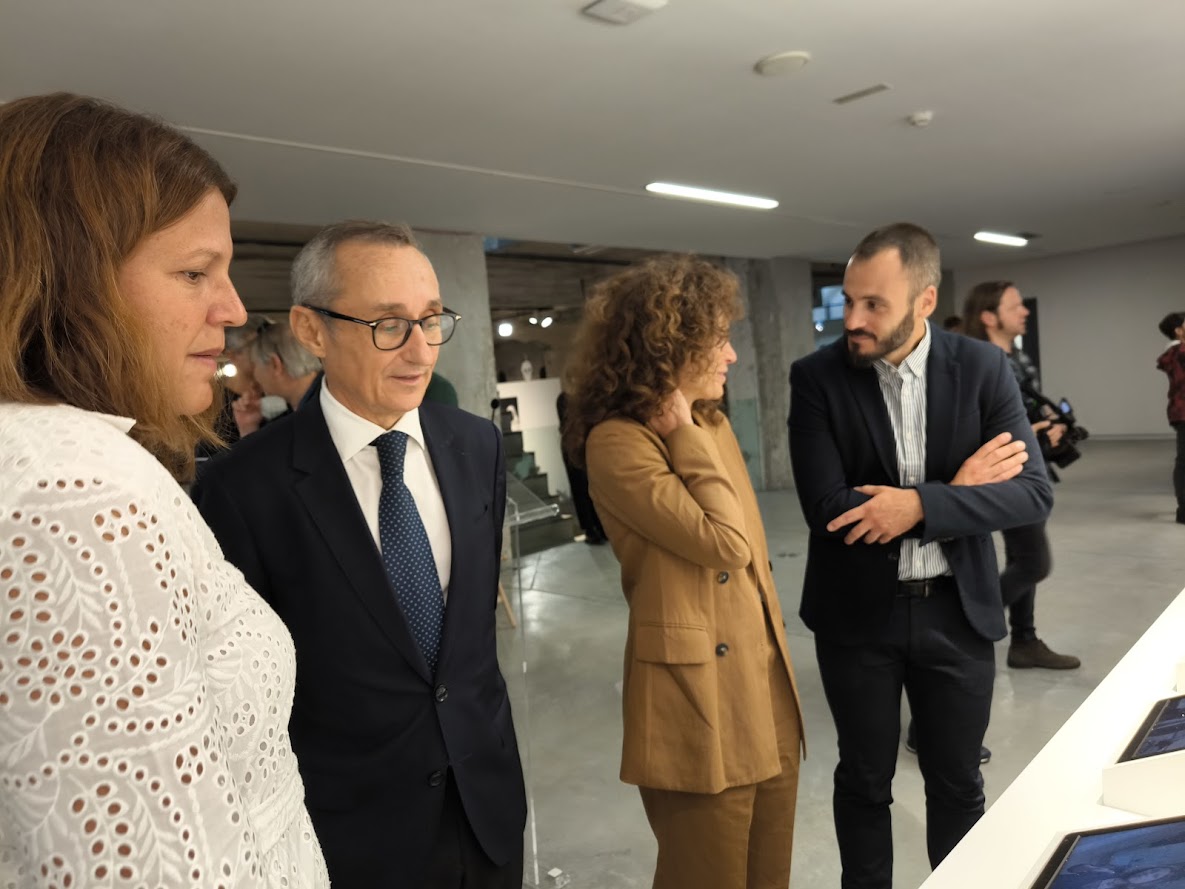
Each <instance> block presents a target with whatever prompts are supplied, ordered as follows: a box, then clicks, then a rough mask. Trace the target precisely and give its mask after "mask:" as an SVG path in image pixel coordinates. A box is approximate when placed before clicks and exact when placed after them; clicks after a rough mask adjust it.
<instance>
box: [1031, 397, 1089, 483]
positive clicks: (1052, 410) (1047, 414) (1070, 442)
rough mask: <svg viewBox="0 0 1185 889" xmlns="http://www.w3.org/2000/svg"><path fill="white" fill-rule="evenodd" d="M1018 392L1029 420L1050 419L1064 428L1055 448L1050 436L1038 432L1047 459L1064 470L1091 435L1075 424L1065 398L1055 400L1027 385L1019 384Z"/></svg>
mask: <svg viewBox="0 0 1185 889" xmlns="http://www.w3.org/2000/svg"><path fill="white" fill-rule="evenodd" d="M1020 391H1021V394H1022V395H1024V399H1025V409H1026V410H1027V411H1028V414H1029V422H1030V423H1039V422H1041V421H1043V420H1049V421H1051V422H1053V423H1061V424H1062V425H1063V426H1065V427H1066V431H1065V433H1063V435H1062V438H1061V441H1059V442H1058V443H1057V447H1050V445H1049V437H1048V435H1047V434H1046V433H1045V432H1044V431H1042V432H1039V433H1038V437H1039V439H1040V440H1041V443H1042V445H1043V447H1042V450H1043V451H1044V452H1045V455H1046V457H1047V459H1048V460H1049V462H1051V463H1053V464H1054V465H1056V466H1057V467H1058V468H1059V469H1065V468H1066V467H1067V466H1069V465H1070V464H1071V463H1073V462H1074V461H1075V460H1077V459H1078V458H1079V457H1081V456H1082V452H1081V451H1079V450H1078V448H1077V447H1076V445H1077V444H1078V443H1079V442H1083V441H1086V439H1088V438H1090V432H1088V431H1087V430H1086V429H1085V428H1083V427H1082V426H1079V425H1078V420H1077V418H1076V417H1075V416H1074V408H1073V406H1072V405H1071V404H1070V402H1068V401H1067V400H1066V399H1064V398H1063V399H1062V400H1061V401H1059V402H1054V401H1053V400H1051V399H1049V398H1046V397H1045V396H1044V395H1042V394H1041V393H1040V392H1038V391H1037V390H1036V389H1034V388H1033V387H1032V386H1028V385H1025V386H1021V387H1020Z"/></svg>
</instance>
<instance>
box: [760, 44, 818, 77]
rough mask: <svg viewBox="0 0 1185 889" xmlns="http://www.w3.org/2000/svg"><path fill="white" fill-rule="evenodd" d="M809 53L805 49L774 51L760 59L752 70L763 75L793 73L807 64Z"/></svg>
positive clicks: (809, 58)
mask: <svg viewBox="0 0 1185 889" xmlns="http://www.w3.org/2000/svg"><path fill="white" fill-rule="evenodd" d="M810 60H811V54H810V53H809V52H807V51H806V50H801V49H795V50H791V51H790V52H779V53H774V55H772V56H766V57H765V58H764V59H761V60H760V61H759V62H758V63H757V64H756V65H754V66H753V70H754V71H756V72H757V73H758V74H760V75H762V76H763V77H776V76H777V75H779V74H793V73H794V72H795V71H800V70H802V69H803V68H805V67H806V66H807V64H808V63H809V62H810Z"/></svg>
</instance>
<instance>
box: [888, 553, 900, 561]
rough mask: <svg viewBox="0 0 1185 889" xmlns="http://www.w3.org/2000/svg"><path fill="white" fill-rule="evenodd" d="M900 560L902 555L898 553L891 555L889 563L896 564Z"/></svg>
mask: <svg viewBox="0 0 1185 889" xmlns="http://www.w3.org/2000/svg"><path fill="white" fill-rule="evenodd" d="M900 558H901V554H900V553H896V552H892V553H889V561H890V562H896V561H897V560H898V559H900Z"/></svg>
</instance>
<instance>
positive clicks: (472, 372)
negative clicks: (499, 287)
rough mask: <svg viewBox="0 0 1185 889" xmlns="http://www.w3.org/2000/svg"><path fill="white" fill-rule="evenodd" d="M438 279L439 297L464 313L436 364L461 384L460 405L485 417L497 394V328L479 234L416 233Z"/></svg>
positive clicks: (443, 372)
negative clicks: (495, 354)
mask: <svg viewBox="0 0 1185 889" xmlns="http://www.w3.org/2000/svg"><path fill="white" fill-rule="evenodd" d="M416 238H417V240H419V242H420V244H421V246H422V247H423V248H424V254H425V255H426V256H427V257H428V259H429V261H431V263H432V267H433V268H434V269H435V270H436V277H437V278H438V279H439V281H440V298H441V300H443V302H444V304H445V305H446V306H448V308H450V309H452V310H453V311H454V312H456V313H457V314H459V315H461V322H460V324H458V325H457V332H456V333H454V334H453V338H452V339H451V340H449V341H448V342H447V343H445V344H444V345H443V346H441V347H440V358H439V360H438V361H437V363H436V369H437V371H439V372H440V373H441V374H442V375H443V376H444V377H446V378H447V379H448V381H449V382H450V383H452V384H453V386H455V387H456V389H457V399H458V401H459V403H460V406H461V407H462V408H464V409H465V410H467V411H470V412H472V413H475V414H479V415H480V416H483V417H488V416H489V415H490V400H491V399H493V398H496V397H497V390H496V380H495V377H496V371H495V368H494V330H493V322H492V321H491V319H490V291H489V285H488V279H487V276H486V256H485V251H484V249H483V247H482V238H481V236H480V235H457V234H448V233H442V232H420V231H417V232H416Z"/></svg>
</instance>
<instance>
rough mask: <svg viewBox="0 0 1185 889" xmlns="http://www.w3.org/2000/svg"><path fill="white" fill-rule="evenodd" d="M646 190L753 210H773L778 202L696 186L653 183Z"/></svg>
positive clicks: (673, 196) (668, 195)
mask: <svg viewBox="0 0 1185 889" xmlns="http://www.w3.org/2000/svg"><path fill="white" fill-rule="evenodd" d="M646 190H647V191H649V192H651V193H652V194H661V195H664V196H666V197H672V198H684V199H686V200H689V201H707V202H709V203H712V204H729V205H730V206H733V207H747V208H749V209H751V210H772V209H773V208H774V207H776V206H778V202H777V201H775V200H773V199H772V198H759V197H754V196H753V195H748V194H734V193H732V192H728V191H713V190H712V189H710V188H697V187H695V186H694V185H675V184H674V183H672V182H651V183H650V184H649V185H647V186H646Z"/></svg>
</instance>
